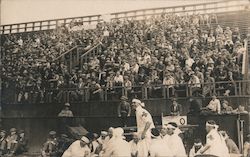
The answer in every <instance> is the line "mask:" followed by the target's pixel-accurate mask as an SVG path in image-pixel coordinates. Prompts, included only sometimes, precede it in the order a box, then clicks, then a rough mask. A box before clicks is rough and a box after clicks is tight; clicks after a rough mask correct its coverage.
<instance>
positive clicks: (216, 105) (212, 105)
mask: <svg viewBox="0 0 250 157" xmlns="http://www.w3.org/2000/svg"><path fill="white" fill-rule="evenodd" d="M206 108H207V109H208V110H210V111H212V112H214V113H218V114H220V112H221V104H220V100H219V99H217V98H216V96H215V95H213V96H212V100H211V101H210V102H209V104H208V105H207V107H206Z"/></svg>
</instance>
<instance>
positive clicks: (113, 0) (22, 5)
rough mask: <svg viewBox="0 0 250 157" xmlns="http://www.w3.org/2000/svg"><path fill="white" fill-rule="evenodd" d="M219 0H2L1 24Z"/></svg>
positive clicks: (0, 10)
mask: <svg viewBox="0 0 250 157" xmlns="http://www.w3.org/2000/svg"><path fill="white" fill-rule="evenodd" d="M212 1H219V0H0V14H1V19H0V22H1V23H0V24H1V25H4V24H13V23H21V22H31V21H37V20H48V19H56V18H65V17H75V16H87V15H95V14H108V13H113V12H118V11H129V10H136V9H145V8H156V7H168V6H177V5H185V4H194V3H203V2H212Z"/></svg>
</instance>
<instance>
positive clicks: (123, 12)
mask: <svg viewBox="0 0 250 157" xmlns="http://www.w3.org/2000/svg"><path fill="white" fill-rule="evenodd" d="M228 2H235V1H234V0H224V1H219V2H218V1H217V2H208V3H199V4H188V5H179V6H172V7H159V8H147V9H139V10H130V11H122V12H116V13H112V14H111V15H117V14H125V13H131V12H140V11H147V10H162V9H173V8H174V9H176V8H183V7H192V6H194V7H197V6H204V5H211V4H215V5H216V4H217V5H218V4H219V3H221V4H224V3H228ZM241 2H243V1H241ZM244 2H247V1H244ZM246 4H248V3H246ZM205 9H207V8H205Z"/></svg>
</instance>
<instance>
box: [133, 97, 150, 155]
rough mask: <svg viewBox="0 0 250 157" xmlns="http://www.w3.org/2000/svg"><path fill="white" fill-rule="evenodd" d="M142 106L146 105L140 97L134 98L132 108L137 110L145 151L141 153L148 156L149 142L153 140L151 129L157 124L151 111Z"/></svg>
mask: <svg viewBox="0 0 250 157" xmlns="http://www.w3.org/2000/svg"><path fill="white" fill-rule="evenodd" d="M142 107H145V105H144V103H142V102H141V101H140V100H139V99H133V100H132V108H133V109H134V110H135V115H136V123H137V132H138V135H139V138H140V139H141V142H142V148H143V153H142V154H141V155H142V156H148V151H149V144H150V141H151V131H150V130H151V129H152V128H155V126H154V122H153V119H152V116H151V115H150V113H149V112H148V111H147V110H145V109H144V108H142Z"/></svg>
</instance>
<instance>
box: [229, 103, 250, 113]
mask: <svg viewBox="0 0 250 157" xmlns="http://www.w3.org/2000/svg"><path fill="white" fill-rule="evenodd" d="M232 113H236V114H247V113H248V112H247V111H246V110H245V106H243V105H239V106H238V108H236V109H235V110H233V111H232Z"/></svg>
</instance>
